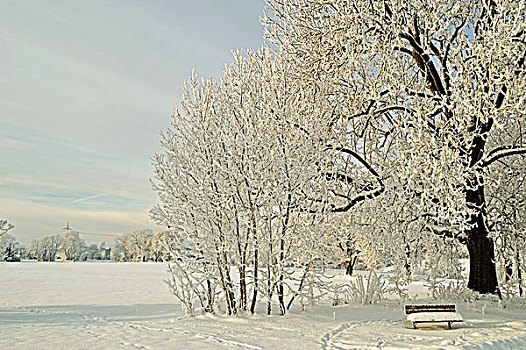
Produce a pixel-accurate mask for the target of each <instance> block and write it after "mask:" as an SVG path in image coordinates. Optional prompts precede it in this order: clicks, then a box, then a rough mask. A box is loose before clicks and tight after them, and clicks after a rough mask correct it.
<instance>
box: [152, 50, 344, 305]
mask: <svg viewBox="0 0 526 350" xmlns="http://www.w3.org/2000/svg"><path fill="white" fill-rule="evenodd" d="M290 71H291V67H289V63H288V62H287V61H286V60H285V59H283V57H281V55H279V54H273V53H272V52H271V51H270V50H265V49H262V50H259V51H257V52H247V53H242V52H236V53H235V54H234V63H233V64H232V65H231V66H229V67H227V69H226V71H225V74H224V76H223V78H222V80H221V81H220V82H217V81H215V80H208V81H199V80H198V79H197V78H196V77H195V75H194V76H193V77H192V78H191V79H190V80H189V81H188V82H187V84H186V87H185V94H184V101H183V105H182V106H183V107H182V113H180V112H179V111H177V110H176V111H174V114H173V116H172V127H171V128H170V129H168V130H167V131H166V133H165V134H164V135H163V139H162V146H163V149H164V153H162V154H158V155H156V156H155V158H154V166H155V174H156V181H155V182H154V189H155V190H156V191H157V192H158V193H159V197H160V200H161V204H160V205H158V206H157V207H156V208H154V209H153V210H152V217H153V218H154V219H155V220H156V221H157V222H158V223H159V224H162V225H165V226H168V227H171V228H174V229H176V231H177V232H178V233H177V234H178V235H179V236H181V239H179V240H177V241H179V242H181V243H183V244H185V247H184V248H185V249H183V250H181V247H178V248H176V249H173V248H172V251H171V253H172V259H173V260H174V261H173V264H172V265H171V266H172V267H171V268H173V269H175V271H179V272H174V273H176V274H178V275H181V274H182V273H187V272H188V269H190V268H194V269H196V271H195V273H194V276H198V275H199V276H202V278H201V279H199V281H192V280H191V279H189V278H185V280H186V281H187V286H193V287H192V288H191V290H192V291H193V293H194V294H195V295H196V296H199V295H202V296H203V297H201V298H198V299H201V300H204V299H206V295H207V294H208V295H210V290H211V289H210V288H211V286H212V285H218V286H219V288H221V290H222V297H223V298H224V300H225V304H226V308H227V311H228V313H237V312H238V311H240V310H242V311H244V310H250V311H251V312H254V310H255V306H256V302H257V301H258V300H260V299H261V297H263V298H264V299H266V300H267V304H268V307H267V310H268V312H269V313H270V311H271V304H272V300H273V298H276V299H277V301H278V304H279V307H280V312H281V313H282V314H284V313H285V312H286V309H287V306H288V303H286V301H285V300H284V297H285V291H286V288H288V286H287V285H286V283H285V279H286V276H287V274H288V272H287V269H288V267H290V266H292V265H295V266H307V265H308V264H309V263H314V262H315V261H317V262H318V263H319V264H323V262H326V261H327V259H328V257H330V259H334V260H338V259H339V258H340V257H339V256H337V254H335V252H337V251H338V250H337V248H336V247H337V242H336V238H335V237H336V235H335V234H334V232H335V230H327V232H326V233H324V231H323V229H324V228H326V227H327V226H330V225H329V224H327V217H326V216H323V215H313V214H315V213H318V212H322V211H323V210H326V208H327V205H328V204H327V201H325V200H323V199H324V198H325V197H326V196H327V193H328V192H329V188H328V186H327V183H330V181H329V182H328V181H327V179H329V180H332V179H334V178H335V177H337V176H338V175H337V174H336V173H335V172H334V170H333V169H334V168H335V167H336V165H335V164H334V162H333V159H332V158H331V157H327V155H328V154H330V153H331V152H330V150H328V146H327V144H328V143H327V142H326V138H327V137H328V134H327V132H326V128H325V123H324V122H323V119H322V118H319V114H320V113H323V112H325V110H326V109H327V108H328V107H329V106H328V104H327V103H325V104H324V105H323V104H319V105H318V104H316V103H315V101H317V98H318V97H317V92H316V91H315V90H313V89H311V88H310V87H309V86H304V85H303V83H302V82H301V81H299V80H296V79H295V78H294V77H292V76H289V74H288V72H290ZM307 100H308V101H309V102H310V103H306V101H307ZM319 121H322V123H321V124H320V123H319ZM324 245H325V246H331V245H333V248H334V249H329V250H328V249H321V248H320V249H314V248H315V247H321V246H324ZM328 251H330V253H328V254H327V252H328ZM296 263H301V265H297V264H296ZM231 266H235V273H234V272H233V271H232V270H231ZM181 270H184V271H181ZM181 276H182V275H181ZM183 277H184V276H183ZM174 281H175V279H174ZM176 283H177V282H176V281H175V282H173V283H172V282H171V283H169V284H170V285H171V286H172V289H173V290H174V291H176V292H177V291H180V290H181V289H180V287H181V286H178V285H176ZM212 289H213V288H212ZM174 294H176V293H174ZM177 295H179V298H180V299H181V300H183V299H185V298H187V297H188V295H189V294H188V293H186V294H184V293H182V292H177ZM196 298H197V297H196ZM185 300H186V299H185ZM208 300H209V299H208ZM188 303H189V302H187V304H188ZM190 309H191V308H190V305H189V304H188V308H187V312H188V310H190Z"/></svg>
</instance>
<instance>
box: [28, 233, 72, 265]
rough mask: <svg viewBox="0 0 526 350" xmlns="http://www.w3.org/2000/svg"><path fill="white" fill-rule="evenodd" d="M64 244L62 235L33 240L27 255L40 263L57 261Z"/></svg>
mask: <svg viewBox="0 0 526 350" xmlns="http://www.w3.org/2000/svg"><path fill="white" fill-rule="evenodd" d="M63 243H64V237H63V236H62V235H60V234H57V235H52V236H44V237H42V238H40V239H38V238H37V239H33V240H32V241H31V242H30V244H29V247H28V251H27V254H28V256H29V257H32V258H36V259H38V260H39V261H55V259H56V256H57V253H58V251H59V250H60V249H61V248H62V246H63Z"/></svg>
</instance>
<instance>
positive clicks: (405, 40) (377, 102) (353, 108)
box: [265, 0, 526, 293]
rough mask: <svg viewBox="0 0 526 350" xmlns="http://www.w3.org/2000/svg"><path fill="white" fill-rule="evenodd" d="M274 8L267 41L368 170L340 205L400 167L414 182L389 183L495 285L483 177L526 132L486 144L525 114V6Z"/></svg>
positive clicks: (492, 2)
mask: <svg viewBox="0 0 526 350" xmlns="http://www.w3.org/2000/svg"><path fill="white" fill-rule="evenodd" d="M268 7H269V9H270V10H271V13H270V14H269V16H267V17H266V18H265V22H266V25H267V39H268V40H269V41H270V43H271V44H273V45H274V46H276V47H277V48H278V50H280V51H282V52H284V55H285V57H287V59H288V60H290V62H291V65H290V67H291V68H293V69H294V73H292V74H296V75H297V77H298V79H300V80H303V81H308V82H309V84H311V85H312V86H315V87H316V88H317V89H318V91H320V94H324V98H325V99H326V101H327V103H329V104H331V105H332V106H333V113H332V114H330V115H328V116H327V117H326V120H327V123H328V125H330V126H331V127H332V129H333V131H334V130H335V131H338V132H339V134H341V135H345V137H342V138H340V139H339V141H340V142H341V143H339V144H335V145H334V146H333V147H332V149H333V150H335V151H336V150H338V151H340V152H341V153H346V154H347V155H348V156H349V158H352V160H351V161H350V162H351V164H352V165H355V166H356V167H358V166H359V168H361V172H359V171H358V170H353V169H352V167H351V168H350V169H346V170H347V171H346V172H345V173H343V174H345V175H347V176H349V177H351V178H352V179H354V180H355V182H357V183H359V184H360V186H361V189H362V190H368V191H366V192H365V193H364V194H363V195H361V196H359V195H356V196H355V197H353V198H356V200H354V201H349V202H348V204H347V205H345V206H342V207H340V208H341V210H349V209H350V208H351V207H352V204H354V203H355V202H357V201H358V200H364V199H367V198H372V197H377V196H378V195H379V194H380V193H381V192H383V190H385V187H384V183H385V182H386V181H388V180H389V179H390V178H391V175H392V174H393V173H396V174H401V176H403V177H404V178H405V180H406V184H405V185H403V186H402V187H398V186H396V185H393V186H391V187H390V188H389V189H388V190H389V191H400V192H405V193H407V194H410V195H411V196H413V197H414V199H415V200H418V212H419V213H420V215H422V216H424V217H425V218H426V220H427V226H428V227H429V228H430V229H433V231H435V232H436V233H440V234H441V235H445V236H452V237H459V238H460V239H461V240H463V241H465V243H466V246H467V249H468V252H469V256H470V276H469V287H470V288H471V289H473V290H476V291H478V292H481V293H495V292H497V286H498V283H497V275H496V270H495V263H494V241H493V239H492V238H491V237H490V235H489V230H488V220H487V203H486V195H485V184H486V183H487V177H488V173H489V171H490V170H491V167H492V166H494V165H495V164H496V163H498V162H499V161H502V160H504V159H505V158H507V157H511V156H515V155H518V154H524V153H525V152H526V147H524V145H523V143H522V137H521V138H519V139H516V140H513V142H511V143H507V142H505V143H493V144H491V145H490V144H489V143H488V140H489V139H490V138H491V137H492V135H494V134H496V133H499V132H500V131H501V130H502V128H507V127H508V126H509V123H511V122H512V121H515V122H517V123H522V120H523V118H524V116H525V106H526V99H525V97H524V88H525V86H526V85H525V79H526V74H525V70H524V60H525V58H526V56H525V55H526V41H525V38H526V24H525V23H526V22H525V21H524V16H525V14H526V5H525V2H524V1H522V0H521V1H508V0H503V1H497V0H477V1H464V2H460V1H455V2H451V1H442V0H418V1H412V2H407V1H401V0H384V1H377V0H375V1H369V0H358V1H353V2H350V1H347V0H328V1H327V0H269V1H268ZM340 163H341V162H340ZM356 167H355V168H356ZM353 171H354V173H353ZM365 175H368V176H365ZM375 181H376V182H375ZM375 184H377V185H376V186H375ZM360 186H358V187H355V190H356V189H358V190H359V189H360ZM358 193H360V192H358ZM347 197H349V196H347Z"/></svg>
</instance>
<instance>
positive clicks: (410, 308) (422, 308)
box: [405, 304, 456, 315]
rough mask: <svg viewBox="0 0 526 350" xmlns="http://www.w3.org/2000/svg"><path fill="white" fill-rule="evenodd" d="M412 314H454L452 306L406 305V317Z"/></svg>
mask: <svg viewBox="0 0 526 350" xmlns="http://www.w3.org/2000/svg"><path fill="white" fill-rule="evenodd" d="M414 312H456V308H455V305H454V304H448V305H406V306H405V313H406V314H407V315H409V314H411V313H414Z"/></svg>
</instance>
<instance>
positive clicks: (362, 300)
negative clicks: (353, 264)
mask: <svg viewBox="0 0 526 350" xmlns="http://www.w3.org/2000/svg"><path fill="white" fill-rule="evenodd" d="M387 291H388V288H387V281H386V280H385V279H383V278H382V277H381V275H377V274H376V273H375V272H374V271H369V274H368V275H367V277H366V278H364V277H363V276H362V275H358V276H357V277H356V279H355V280H354V281H353V280H351V281H350V282H349V285H348V286H347V298H348V299H349V300H350V302H352V303H355V304H362V305H367V304H375V303H377V302H379V301H380V300H382V299H384V295H385V294H386V293H387Z"/></svg>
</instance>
